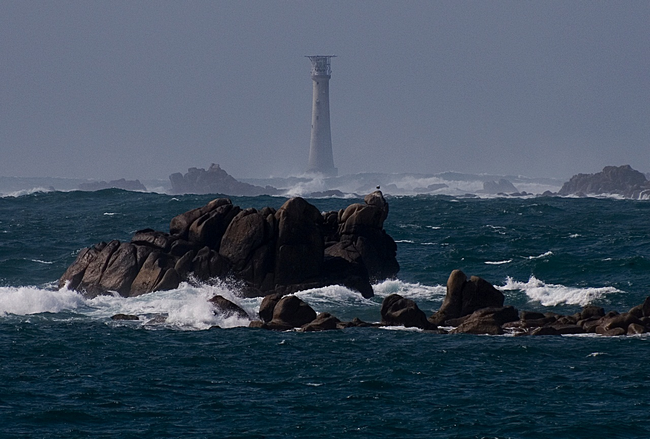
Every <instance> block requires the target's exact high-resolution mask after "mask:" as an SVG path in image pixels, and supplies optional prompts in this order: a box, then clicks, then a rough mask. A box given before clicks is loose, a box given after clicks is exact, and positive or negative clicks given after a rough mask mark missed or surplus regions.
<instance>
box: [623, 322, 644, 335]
mask: <svg viewBox="0 0 650 439" xmlns="http://www.w3.org/2000/svg"><path fill="white" fill-rule="evenodd" d="M646 332H647V331H646V329H645V326H643V325H642V324H639V323H630V326H628V327H627V335H636V334H644V333H646Z"/></svg>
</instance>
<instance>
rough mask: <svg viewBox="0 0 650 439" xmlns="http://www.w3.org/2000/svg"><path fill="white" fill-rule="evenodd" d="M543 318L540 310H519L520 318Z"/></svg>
mask: <svg viewBox="0 0 650 439" xmlns="http://www.w3.org/2000/svg"><path fill="white" fill-rule="evenodd" d="M540 319H544V314H542V313H541V312H534V311H522V312H521V320H522V321H523V320H540Z"/></svg>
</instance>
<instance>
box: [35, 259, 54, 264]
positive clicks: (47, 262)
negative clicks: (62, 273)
mask: <svg viewBox="0 0 650 439" xmlns="http://www.w3.org/2000/svg"><path fill="white" fill-rule="evenodd" d="M30 261H32V262H37V263H39V264H46V265H51V264H54V262H53V261H42V260H40V259H30Z"/></svg>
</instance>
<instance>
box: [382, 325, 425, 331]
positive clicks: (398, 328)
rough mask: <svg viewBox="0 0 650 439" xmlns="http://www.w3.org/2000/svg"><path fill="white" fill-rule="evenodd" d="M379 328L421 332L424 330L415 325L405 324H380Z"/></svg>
mask: <svg viewBox="0 0 650 439" xmlns="http://www.w3.org/2000/svg"><path fill="white" fill-rule="evenodd" d="M379 329H385V330H387V331H406V332H423V331H424V330H423V329H421V328H416V327H409V328H407V327H406V326H380V327H379Z"/></svg>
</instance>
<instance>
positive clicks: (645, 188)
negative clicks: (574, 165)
mask: <svg viewBox="0 0 650 439" xmlns="http://www.w3.org/2000/svg"><path fill="white" fill-rule="evenodd" d="M649 192H650V183H649V182H648V180H647V179H646V177H645V175H643V173H641V172H639V171H635V170H634V169H632V167H630V165H624V166H606V167H605V168H603V170H602V171H601V172H598V173H596V174H577V175H574V176H573V177H571V179H570V180H569V181H568V182H566V183H564V185H563V186H562V188H561V189H560V191H559V192H558V194H559V195H579V194H594V195H599V194H617V195H622V196H624V197H626V198H635V199H638V198H640V197H641V196H642V195H643V194H647V193H649Z"/></svg>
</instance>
